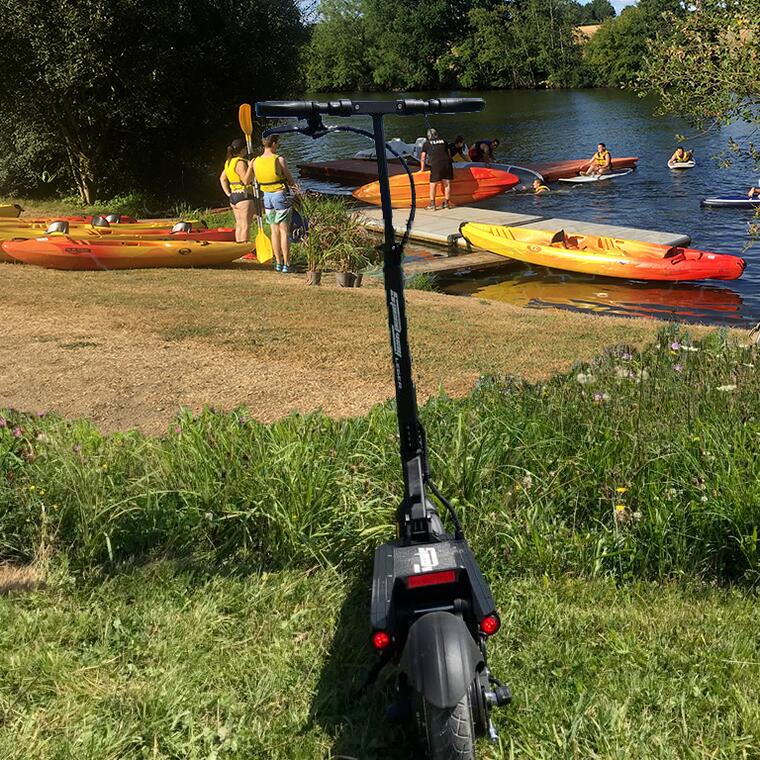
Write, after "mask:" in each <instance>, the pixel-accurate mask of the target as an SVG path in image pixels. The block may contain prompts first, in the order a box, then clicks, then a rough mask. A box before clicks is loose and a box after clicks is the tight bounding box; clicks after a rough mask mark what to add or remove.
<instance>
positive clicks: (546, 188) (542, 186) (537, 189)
mask: <svg viewBox="0 0 760 760" xmlns="http://www.w3.org/2000/svg"><path fill="white" fill-rule="evenodd" d="M544 191H546V192H547V193H548V192H549V188H548V187H547V186H546V185H539V186H538V187H537V188H536V189H535V190H534V191H533V192H535V193H536V195H538V194H539V193H543V192H544Z"/></svg>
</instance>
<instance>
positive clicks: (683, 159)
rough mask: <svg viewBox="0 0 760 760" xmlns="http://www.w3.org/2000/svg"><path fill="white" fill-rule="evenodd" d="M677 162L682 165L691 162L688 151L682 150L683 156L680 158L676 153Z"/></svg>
mask: <svg viewBox="0 0 760 760" xmlns="http://www.w3.org/2000/svg"><path fill="white" fill-rule="evenodd" d="M675 160H676V161H678V162H681V163H683V162H684V161H688V160H689V152H688V151H686V150H682V151H681V155H680V156H679V155H678V151H676V158H675Z"/></svg>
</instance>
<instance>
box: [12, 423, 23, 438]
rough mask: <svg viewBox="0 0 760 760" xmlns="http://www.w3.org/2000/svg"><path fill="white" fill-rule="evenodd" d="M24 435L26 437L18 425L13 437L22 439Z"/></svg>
mask: <svg viewBox="0 0 760 760" xmlns="http://www.w3.org/2000/svg"><path fill="white" fill-rule="evenodd" d="M22 435H24V431H23V430H22V429H21V428H20V427H19V426H18V425H16V427H15V428H13V437H14V438H21V436H22Z"/></svg>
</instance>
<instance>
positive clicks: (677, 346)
mask: <svg viewBox="0 0 760 760" xmlns="http://www.w3.org/2000/svg"><path fill="white" fill-rule="evenodd" d="M680 348H681V344H680V343H679V342H678V341H677V340H674V341H673V342H672V343H671V344H670V350H671V351H678V350H679V349H680Z"/></svg>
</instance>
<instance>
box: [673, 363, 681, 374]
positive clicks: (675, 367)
mask: <svg viewBox="0 0 760 760" xmlns="http://www.w3.org/2000/svg"><path fill="white" fill-rule="evenodd" d="M673 369H674V370H675V371H676V372H683V364H674V365H673Z"/></svg>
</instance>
